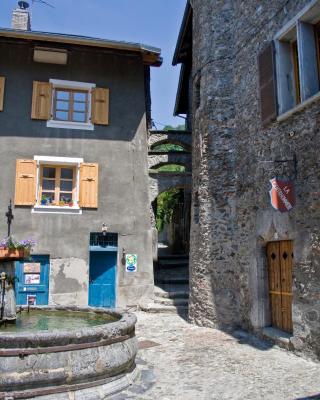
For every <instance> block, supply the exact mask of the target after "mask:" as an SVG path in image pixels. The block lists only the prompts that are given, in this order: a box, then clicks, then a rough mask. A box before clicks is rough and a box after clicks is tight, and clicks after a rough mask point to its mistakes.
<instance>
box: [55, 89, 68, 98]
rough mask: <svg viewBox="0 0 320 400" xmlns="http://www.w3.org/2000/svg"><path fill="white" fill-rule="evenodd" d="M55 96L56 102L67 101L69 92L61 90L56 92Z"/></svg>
mask: <svg viewBox="0 0 320 400" xmlns="http://www.w3.org/2000/svg"><path fill="white" fill-rule="evenodd" d="M56 96H57V99H58V100H69V96H70V92H64V91H63V90H57V91H56Z"/></svg>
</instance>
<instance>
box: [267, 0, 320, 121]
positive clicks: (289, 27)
mask: <svg viewBox="0 0 320 400" xmlns="http://www.w3.org/2000/svg"><path fill="white" fill-rule="evenodd" d="M319 21H320V0H312V1H311V2H310V3H309V4H307V5H306V6H305V7H304V8H303V9H302V10H301V11H300V12H299V13H298V14H297V15H296V16H295V17H294V18H293V19H291V20H290V21H289V22H288V23H287V24H286V25H285V26H284V27H283V28H282V29H281V30H280V31H279V32H278V33H277V34H276V35H275V37H274V42H275V48H276V76H277V93H278V114H279V116H278V118H277V119H278V121H283V120H285V119H287V118H288V117H290V116H291V115H292V114H294V113H296V112H298V111H300V110H301V109H303V108H305V107H306V106H308V105H309V104H310V103H312V102H314V101H316V100H317V99H319V96H320V90H319V72H318V60H317V48H316V43H315V37H314V35H313V38H314V44H312V43H310V45H309V46H305V45H304V43H306V40H310V39H311V40H312V35H311V33H310V31H311V26H312V25H315V24H316V23H318V22H319ZM294 29H295V30H296V39H297V45H298V57H299V72H300V73H299V78H300V93H301V102H300V103H299V104H295V102H294V97H295V92H294V82H293V79H294V77H293V75H292V74H293V71H290V68H291V69H292V68H293V65H291V66H290V64H289V63H290V58H289V57H291V56H292V54H289V51H288V49H286V46H285V43H289V42H290V36H291V35H292V33H291V32H292V31H293V30H294ZM285 53H287V54H285ZM290 86H291V87H290Z"/></svg>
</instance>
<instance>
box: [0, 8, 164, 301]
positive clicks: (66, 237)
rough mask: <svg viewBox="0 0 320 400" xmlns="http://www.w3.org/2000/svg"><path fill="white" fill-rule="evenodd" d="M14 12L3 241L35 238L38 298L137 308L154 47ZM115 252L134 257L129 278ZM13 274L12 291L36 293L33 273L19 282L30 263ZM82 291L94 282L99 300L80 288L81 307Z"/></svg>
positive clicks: (5, 116) (4, 86) (147, 289)
mask: <svg viewBox="0 0 320 400" xmlns="http://www.w3.org/2000/svg"><path fill="white" fill-rule="evenodd" d="M19 13H22V14H24V15H25V14H26V13H27V10H19V9H18V10H15V14H14V18H16V17H17V14H19ZM24 15H22V17H23V18H22V19H21V18H20V19H19V23H22V24H24V25H23V26H22V27H21V26H18V28H19V29H0V76H1V80H0V83H1V90H0V97H1V101H0V105H1V107H0V109H1V111H0V169H1V171H2V179H1V182H0V193H1V196H0V214H1V215H4V213H5V211H6V208H7V205H8V202H9V199H10V198H12V199H14V204H15V207H14V210H13V211H14V223H13V227H12V229H13V235H14V237H15V238H16V239H24V238H26V237H31V238H33V239H35V240H36V242H37V244H36V247H35V249H34V251H33V254H35V255H36V256H37V257H39V259H38V261H39V260H40V261H41V257H46V261H44V263H47V266H44V268H46V277H45V278H46V282H44V283H45V285H46V287H45V288H44V290H45V291H47V300H44V302H46V301H48V302H49V303H50V304H56V305H64V304H69V305H71V304H74V305H79V306H80V305H87V304H88V302H89V304H91V305H97V304H96V303H100V305H107V306H120V307H124V306H130V305H133V306H134V305H138V304H139V303H140V302H144V301H146V302H148V301H150V300H151V299H152V298H153V265H152V234H151V227H150V212H149V203H150V202H149V193H148V166H147V151H148V148H147V129H148V127H149V124H150V88H149V80H150V67H151V66H159V65H161V57H160V50H159V49H157V48H153V47H149V46H144V45H141V44H135V43H127V42H116V41H108V40H102V39H94V38H87V37H80V36H73V35H62V34H52V33H44V32H34V31H30V30H28V26H29V25H28V24H29V21H28V18H29V17H28V15H27V16H26V18H25V19H24ZM13 23H15V21H14V22H13ZM21 28H22V29H21ZM3 222H4V221H3ZM0 229H1V235H2V236H5V235H6V226H5V224H4V223H2V224H1V225H0ZM103 254H104V255H105V256H106V259H104V258H103ZM127 254H135V255H137V257H138V258H137V265H135V266H136V267H137V268H136V271H135V272H130V271H128V272H127V270H126V259H125V258H126V255H127ZM35 261H37V259H36V257H35ZM20 267H21V268H22V270H20V272H21V277H22V280H23V281H21V279H20V282H19V288H20V289H19V290H21V291H24V292H26V293H29V289H30V290H34V291H35V292H37V283H39V282H37V279H39V277H36V276H33V277H32V276H31V277H29V278H28V279H29V281H28V282H29V284H30V282H31V283H34V284H35V285H33V286H32V285H31V286H26V287H24V283H27V277H26V276H25V273H26V271H29V272H30V266H29V267H28V268H29V270H28V268H27V269H26V268H25V267H24V266H23V265H22V266H20ZM23 268H25V269H23ZM35 268H36V269H37V266H36V267H35ZM91 268H92V271H91ZM134 269H135V268H133V270H134ZM109 270H110V271H109ZM108 271H109V272H110V273H109V272H108ZM33 272H39V271H37V270H34V271H33ZM105 273H106V274H105ZM104 274H105V275H104ZM24 279H26V281H25V282H24ZM41 280H42V276H41ZM41 283H43V282H41ZM90 284H93V285H94V284H97V285H100V288H98V290H100V295H101V297H100V298H96V296H95V294H94V293H96V292H95V289H94V287H91V290H93V292H92V293H91V295H92V296H93V297H92V296H91V300H90V293H89V292H90ZM103 285H105V288H104V289H103V288H102V286H103ZM104 290H106V293H103V291H104ZM108 290H111V292H110V293H111V295H110V296H111V297H110V296H109V294H108V293H109V292H108ZM26 293H24V294H26ZM30 293H31V294H32V292H30ZM22 295H23V293H22V294H21V296H22ZM100 295H99V296H100ZM19 296H20V295H19V293H18V303H19ZM99 296H98V297H99ZM106 296H107V297H108V296H109V297H110V298H109V300H108V299H107V298H104V297H106ZM21 298H22V300H21V299H20V302H22V303H23V302H26V298H25V296H22V297H21ZM40 298H41V295H40V294H39V299H40ZM32 301H34V299H33V298H32V296H31V302H32ZM39 303H40V302H39Z"/></svg>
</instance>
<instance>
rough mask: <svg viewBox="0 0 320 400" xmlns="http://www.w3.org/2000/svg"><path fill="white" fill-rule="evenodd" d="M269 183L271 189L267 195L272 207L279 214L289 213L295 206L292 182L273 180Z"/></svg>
mask: <svg viewBox="0 0 320 400" xmlns="http://www.w3.org/2000/svg"><path fill="white" fill-rule="evenodd" d="M270 183H271V186H272V188H271V190H270V192H269V193H270V200H271V205H272V207H273V208H275V209H276V210H278V211H280V212H288V211H291V210H292V209H293V207H294V206H295V204H296V199H295V194H294V183H293V181H290V180H288V181H285V180H282V179H278V178H273V179H271V180H270Z"/></svg>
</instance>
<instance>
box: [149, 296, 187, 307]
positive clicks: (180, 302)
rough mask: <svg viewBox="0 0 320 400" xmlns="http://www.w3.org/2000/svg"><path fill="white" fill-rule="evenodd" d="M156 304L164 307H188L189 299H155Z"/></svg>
mask: <svg viewBox="0 0 320 400" xmlns="http://www.w3.org/2000/svg"><path fill="white" fill-rule="evenodd" d="M154 302H155V304H162V305H164V306H175V307H181V306H182V307H188V298H185V299H168V298H165V297H157V296H156V297H155V299H154Z"/></svg>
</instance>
